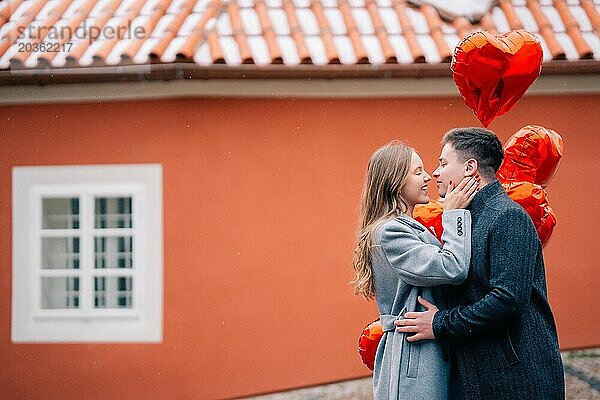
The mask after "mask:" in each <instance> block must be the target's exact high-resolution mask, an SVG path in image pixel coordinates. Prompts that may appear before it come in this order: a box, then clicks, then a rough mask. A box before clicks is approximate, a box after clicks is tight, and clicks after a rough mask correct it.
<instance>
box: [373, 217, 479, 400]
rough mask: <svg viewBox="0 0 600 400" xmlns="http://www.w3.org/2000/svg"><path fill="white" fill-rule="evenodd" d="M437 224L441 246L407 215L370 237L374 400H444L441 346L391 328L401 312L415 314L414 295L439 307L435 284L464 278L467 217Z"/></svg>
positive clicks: (446, 380) (468, 240)
mask: <svg viewBox="0 0 600 400" xmlns="http://www.w3.org/2000/svg"><path fill="white" fill-rule="evenodd" d="M442 225H443V227H444V232H443V235H442V241H443V242H444V246H443V247H442V245H441V243H440V242H439V241H438V240H437V239H436V237H435V236H433V235H432V234H431V233H430V232H429V231H428V230H427V229H426V228H425V227H424V226H423V225H421V224H420V223H418V222H417V221H415V220H414V219H412V218H411V217H409V216H407V215H401V216H399V217H397V218H395V219H392V220H389V221H386V222H385V223H384V224H383V225H381V226H380V227H379V228H378V229H376V231H375V233H374V237H373V242H374V243H373V244H374V246H373V248H372V260H371V261H372V269H373V279H374V284H375V297H376V300H377V307H378V309H379V314H380V318H381V324H382V327H383V331H384V334H383V337H382V338H381V341H380V342H379V346H378V347H377V353H376V355H375V368H374V372H373V395H374V398H375V400H399V399H411V400H415V399H419V400H445V399H448V388H449V378H450V375H449V368H450V364H449V362H448V355H447V354H446V357H444V349H443V347H442V345H441V344H440V342H438V341H433V340H424V341H421V342H415V343H411V342H409V341H407V340H406V334H404V333H400V332H396V331H395V328H396V326H395V325H394V321H395V320H396V319H399V318H402V317H403V315H404V313H405V312H406V311H416V310H420V308H418V307H420V305H419V304H418V302H417V296H419V295H420V296H422V297H423V298H425V299H427V300H429V301H431V302H433V303H435V304H437V305H440V304H442V303H443V296H442V293H441V288H440V287H439V285H444V284H459V283H461V282H462V281H464V280H465V278H466V277H467V271H468V269H469V259H470V252H471V249H470V244H471V218H470V215H469V212H468V211H467V210H451V211H446V212H444V214H443V215H442ZM436 286H437V287H436ZM446 353H447V352H446Z"/></svg>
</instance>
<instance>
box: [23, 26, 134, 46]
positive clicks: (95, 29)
mask: <svg viewBox="0 0 600 400" xmlns="http://www.w3.org/2000/svg"><path fill="white" fill-rule="evenodd" d="M17 32H18V34H19V37H18V39H19V40H26V39H34V40H42V39H44V40H45V41H63V40H71V39H79V40H82V39H87V40H88V42H89V43H90V44H91V43H92V42H93V41H95V40H102V39H108V40H110V39H115V38H116V39H119V40H122V39H144V38H145V37H146V30H145V29H144V27H143V26H136V27H132V26H131V20H128V21H127V25H119V26H104V27H99V26H95V25H89V26H88V24H87V21H83V23H82V24H81V25H79V26H78V27H77V28H75V29H72V28H71V27H70V26H60V27H57V26H43V25H33V24H32V25H29V26H26V27H25V26H19V27H18V28H17ZM28 51H30V50H28Z"/></svg>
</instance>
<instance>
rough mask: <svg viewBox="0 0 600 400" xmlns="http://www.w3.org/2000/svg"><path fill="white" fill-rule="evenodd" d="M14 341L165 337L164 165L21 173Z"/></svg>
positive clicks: (16, 205)
mask: <svg viewBox="0 0 600 400" xmlns="http://www.w3.org/2000/svg"><path fill="white" fill-rule="evenodd" d="M12 206H13V225H12V227H13V270H12V271H13V286H12V289H13V290H12V293H13V303H12V340H13V342H160V341H162V292H163V291H162V168H161V166H160V165H156V164H141V165H140V164H131V165H98V166H50V167H14V168H13V203H12Z"/></svg>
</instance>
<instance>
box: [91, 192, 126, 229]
mask: <svg viewBox="0 0 600 400" xmlns="http://www.w3.org/2000/svg"><path fill="white" fill-rule="evenodd" d="M94 217H95V218H94V221H95V222H94V227H95V228H131V226H132V225H131V197H97V198H96V201H95V214H94Z"/></svg>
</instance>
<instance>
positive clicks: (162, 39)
mask: <svg viewBox="0 0 600 400" xmlns="http://www.w3.org/2000/svg"><path fill="white" fill-rule="evenodd" d="M420 4H422V5H420V6H415V5H411V4H410V3H409V2H407V1H406V0H171V1H169V0H125V1H118V0H75V1H66V0H47V1H45V0H7V1H4V2H2V3H1V4H0V69H9V68H14V69H17V68H39V67H48V66H51V67H55V68H61V67H87V66H101V65H127V64H145V63H163V64H169V63H174V62H186V63H195V64H198V65H200V66H210V65H213V64H226V65H232V66H236V65H241V64H258V65H264V64H284V65H289V66H294V65H298V64H315V65H323V64H344V65H352V64H373V65H377V64H394V63H400V64H413V63H429V64H436V63H440V62H442V63H447V62H449V61H450V59H451V56H452V51H453V48H454V46H455V45H456V44H457V43H458V41H459V40H460V39H461V38H463V37H465V36H466V35H468V34H469V33H470V32H472V31H474V30H478V29H484V30H488V31H491V32H493V33H504V32H506V31H507V30H509V29H519V28H524V29H527V30H529V31H531V32H533V33H534V34H536V35H537V36H538V37H539V38H540V40H541V42H542V45H543V47H544V52H545V54H544V59H545V60H546V61H549V60H561V59H567V60H579V59H596V60H598V59H600V0H581V1H573V0H568V1H566V0H554V1H550V0H512V1H511V0H500V1H499V2H498V5H497V6H494V7H492V8H491V9H490V10H489V11H488V13H487V14H485V15H483V17H482V18H481V20H480V21H479V22H478V23H476V24H473V23H472V22H471V21H469V20H468V19H467V18H466V17H461V16H458V17H457V18H455V19H454V20H452V21H450V20H447V19H444V18H447V16H446V14H444V17H443V18H442V17H441V16H440V13H439V12H438V10H436V8H435V7H434V6H432V5H431V4H427V3H426V2H422V3H420ZM135 31H137V32H138V33H139V34H137V35H134V32H135ZM23 32H24V34H23V35H20V34H21V33H23ZM115 32H118V34H117V35H115V34H113V35H112V36H111V35H110V34H111V33H115ZM83 33H85V35H84V34H83ZM91 34H96V35H98V34H100V35H99V37H97V38H95V37H91ZM19 35H20V36H19Z"/></svg>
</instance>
